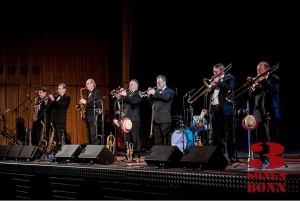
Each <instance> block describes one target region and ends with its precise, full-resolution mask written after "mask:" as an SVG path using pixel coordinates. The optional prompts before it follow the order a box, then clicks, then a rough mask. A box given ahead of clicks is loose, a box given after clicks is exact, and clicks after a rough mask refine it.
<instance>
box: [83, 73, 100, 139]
mask: <svg viewBox="0 0 300 201" xmlns="http://www.w3.org/2000/svg"><path fill="white" fill-rule="evenodd" d="M85 86H86V88H87V91H88V94H87V96H88V97H87V100H86V99H84V98H82V99H80V100H79V104H84V105H86V114H85V122H86V129H87V138H88V144H99V143H98V139H97V132H98V129H97V127H98V117H99V115H100V114H101V112H102V111H101V108H102V103H101V95H100V90H99V89H97V88H96V82H95V81H94V79H88V80H87V81H86V83H85Z"/></svg>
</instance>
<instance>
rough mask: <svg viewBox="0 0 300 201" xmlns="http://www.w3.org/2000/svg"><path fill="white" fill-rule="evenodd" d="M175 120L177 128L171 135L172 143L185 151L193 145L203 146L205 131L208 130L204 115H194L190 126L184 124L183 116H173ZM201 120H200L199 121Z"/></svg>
mask: <svg viewBox="0 0 300 201" xmlns="http://www.w3.org/2000/svg"><path fill="white" fill-rule="evenodd" d="M172 119H173V120H174V121H177V122H178V123H177V128H176V129H175V130H174V132H173V133H172V136H171V145H172V146H177V147H178V148H179V150H180V151H181V152H183V153H185V152H186V151H187V150H188V149H189V148H190V147H191V146H202V145H203V135H201V134H202V133H203V132H204V131H206V130H207V120H206V118H204V117H203V115H202V116H201V115H196V116H193V120H192V121H191V123H190V127H187V126H185V125H184V124H183V119H184V118H183V117H181V116H180V115H179V116H172ZM199 120H200V121H199Z"/></svg>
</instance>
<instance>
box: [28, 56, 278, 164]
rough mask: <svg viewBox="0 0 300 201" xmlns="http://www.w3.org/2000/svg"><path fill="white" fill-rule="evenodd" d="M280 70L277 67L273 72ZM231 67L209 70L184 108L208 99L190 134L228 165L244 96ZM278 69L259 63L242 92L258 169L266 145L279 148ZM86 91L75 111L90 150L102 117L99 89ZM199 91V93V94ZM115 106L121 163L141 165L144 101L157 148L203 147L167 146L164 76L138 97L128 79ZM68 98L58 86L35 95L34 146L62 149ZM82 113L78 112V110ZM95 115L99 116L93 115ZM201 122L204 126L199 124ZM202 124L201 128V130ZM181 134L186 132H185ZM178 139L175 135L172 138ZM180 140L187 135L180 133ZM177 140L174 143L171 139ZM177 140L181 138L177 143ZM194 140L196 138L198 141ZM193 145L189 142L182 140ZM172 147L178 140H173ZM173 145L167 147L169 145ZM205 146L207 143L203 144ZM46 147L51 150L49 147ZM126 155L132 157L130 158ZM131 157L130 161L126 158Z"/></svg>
mask: <svg viewBox="0 0 300 201" xmlns="http://www.w3.org/2000/svg"><path fill="white" fill-rule="evenodd" d="M276 67H277V68H278V65H277V66H276ZM230 68H231V64H230V65H228V66H227V67H225V66H224V65H223V64H222V63H217V64H216V65H214V66H213V69H212V70H213V76H212V77H211V78H210V79H204V80H203V82H204V86H203V87H204V88H203V89H204V90H203V91H201V90H200V91H199V90H198V91H197V92H196V93H194V94H193V95H192V96H190V97H189V99H188V102H190V103H192V102H193V101H195V99H193V98H195V97H196V98H198V97H199V96H202V95H203V96H206V100H208V101H207V104H206V105H205V106H204V109H203V110H202V112H201V115H200V116H199V117H198V119H193V120H192V121H191V125H190V126H191V127H193V126H196V127H193V128H192V131H193V133H192V135H194V131H196V129H197V128H199V127H200V130H197V132H198V131H203V130H204V131H207V130H209V132H210V136H211V139H210V141H209V145H213V146H217V147H218V148H219V149H220V150H221V151H222V152H223V153H227V156H228V161H229V163H232V162H235V161H236V160H237V155H236V144H235V139H234V138H235V135H234V129H235V128H234V126H235V124H234V120H235V119H234V115H235V111H234V102H235V97H237V96H239V95H240V94H241V93H243V92H244V91H245V90H243V91H242V92H240V88H238V89H236V88H235V85H236V83H235V77H234V76H233V75H232V74H230V73H228V71H229V69H230ZM277 68H274V67H270V65H269V64H268V63H267V62H265V61H262V62H259V63H258V65H257V69H256V70H257V76H256V77H254V78H253V77H248V78H247V83H246V84H245V85H243V86H242V87H245V86H246V88H245V89H246V90H247V93H248V96H249V98H253V99H254V100H255V101H254V103H255V104H254V108H253V109H254V110H253V116H254V117H255V120H257V122H255V123H256V125H257V128H256V129H255V131H256V132H255V134H256V135H255V136H256V140H257V142H262V150H263V151H261V152H260V159H261V161H262V163H264V162H268V161H267V157H266V155H267V153H268V152H269V150H268V146H267V142H269V141H273V142H277V143H280V138H279V136H280V134H279V128H278V126H279V119H280V116H281V114H280V107H279V77H278V76H277V75H276V74H274V73H273V72H274V70H276V69H277ZM84 89H86V90H87V91H88V93H87V97H83V96H82V94H81V97H80V100H79V103H78V104H79V105H80V106H85V109H86V111H83V112H84V113H83V114H82V115H84V120H85V123H86V133H87V139H88V144H98V141H97V132H98V131H97V126H98V122H97V120H96V121H95V117H96V116H97V115H99V113H101V107H102V104H103V103H102V101H100V100H101V95H100V91H99V89H97V88H96V83H95V81H94V80H93V79H88V80H87V81H86V87H85V88H84ZM201 89H202V88H201ZM110 94H111V95H113V98H116V100H115V111H114V112H115V119H114V120H113V123H114V124H115V125H116V127H117V128H118V131H121V132H122V134H123V137H124V138H123V140H124V142H123V143H122V146H124V152H125V159H124V160H131V161H139V159H140V151H141V142H140V110H141V108H140V106H141V101H142V97H146V99H147V101H148V103H149V104H150V105H151V107H152V112H151V127H150V134H151V137H152V136H153V137H154V144H155V145H171V144H172V145H176V146H179V148H180V150H181V151H183V152H184V151H186V149H188V148H189V146H193V145H196V144H197V145H200V146H201V145H203V137H202V139H201V136H200V137H199V139H200V141H201V140H202V143H199V144H198V143H197V142H196V140H194V139H196V138H197V137H198V136H197V137H195V138H194V139H193V140H192V143H191V144H188V143H186V144H185V143H183V147H181V144H177V143H176V142H172V141H170V134H171V123H172V117H171V105H172V101H173V96H174V90H173V89H171V88H169V87H168V86H167V79H166V77H165V76H164V75H158V76H157V77H156V86H155V87H153V88H148V89H147V91H145V92H141V91H139V81H138V80H137V79H131V80H130V83H129V87H128V88H127V89H126V88H121V87H119V88H118V89H116V90H113V91H112V92H111V93H110ZM70 99H71V98H70V96H69V95H68V94H67V93H66V85H65V84H64V83H61V84H59V85H58V90H57V92H56V93H55V94H52V95H51V94H50V95H47V89H46V88H45V87H41V88H40V89H39V90H38V91H37V97H36V99H35V104H34V105H35V116H34V123H33V127H32V135H31V137H32V141H31V144H32V145H36V146H38V147H39V148H42V149H45V150H46V146H47V145H45V144H41V141H44V140H45V141H46V142H49V141H50V137H51V138H52V141H55V142H56V144H57V146H56V147H57V148H60V147H61V146H62V145H63V144H65V143H66V141H65V140H66V138H65V137H66V136H64V135H65V134H66V121H67V110H68V107H69V104H70ZM79 108H82V107H79ZM95 109H97V110H95ZM203 122H204V124H203ZM201 123H202V124H201ZM183 130H184V129H183ZM175 134H176V133H173V135H174V136H175ZM180 134H183V135H185V134H187V135H188V134H189V133H187V131H185V130H184V131H183V133H182V132H181V133H180ZM174 138H175V137H174ZM180 139H181V138H180ZM197 139H198V138H197ZM181 140H183V141H185V140H191V139H189V137H186V138H184V137H183V139H181ZM175 141H176V140H175ZM170 142H171V143H170ZM205 144H208V140H206V143H205ZM48 145H49V144H48ZM129 150H130V151H133V152H132V153H131V154H130V153H129ZM128 157H130V159H129V158H128Z"/></svg>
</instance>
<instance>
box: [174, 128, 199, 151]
mask: <svg viewBox="0 0 300 201" xmlns="http://www.w3.org/2000/svg"><path fill="white" fill-rule="evenodd" d="M193 135H194V134H193V133H192V131H191V130H190V129H188V128H185V129H177V130H175V131H174V132H173V133H172V138H171V145H172V146H177V147H178V148H179V150H180V151H181V152H183V153H185V151H186V150H187V149H188V148H189V147H191V146H194V145H195V142H194V136H193Z"/></svg>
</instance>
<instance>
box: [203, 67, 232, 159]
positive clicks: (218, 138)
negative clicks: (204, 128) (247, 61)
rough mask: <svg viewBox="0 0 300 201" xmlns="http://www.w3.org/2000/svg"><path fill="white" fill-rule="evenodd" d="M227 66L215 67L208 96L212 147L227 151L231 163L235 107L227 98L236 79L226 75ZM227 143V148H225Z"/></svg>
mask: <svg viewBox="0 0 300 201" xmlns="http://www.w3.org/2000/svg"><path fill="white" fill-rule="evenodd" d="M224 69H225V66H224V65H223V64H222V63H218V64H216V65H214V66H213V74H214V76H213V77H212V78H211V79H210V84H209V86H208V88H209V90H208V94H209V97H210V109H209V111H210V117H211V119H210V120H211V127H212V145H213V146H218V147H219V148H220V150H221V151H222V152H223V153H225V148H226V149H227V154H228V160H229V163H231V162H233V161H234V160H235V158H234V157H235V152H236V145H235V140H234V126H233V125H234V122H233V121H234V107H233V102H232V101H230V100H232V98H231V99H230V98H226V97H227V95H228V93H229V92H230V91H232V90H233V89H234V86H235V77H234V76H233V75H231V74H225V73H224ZM225 143H226V146H225Z"/></svg>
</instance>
